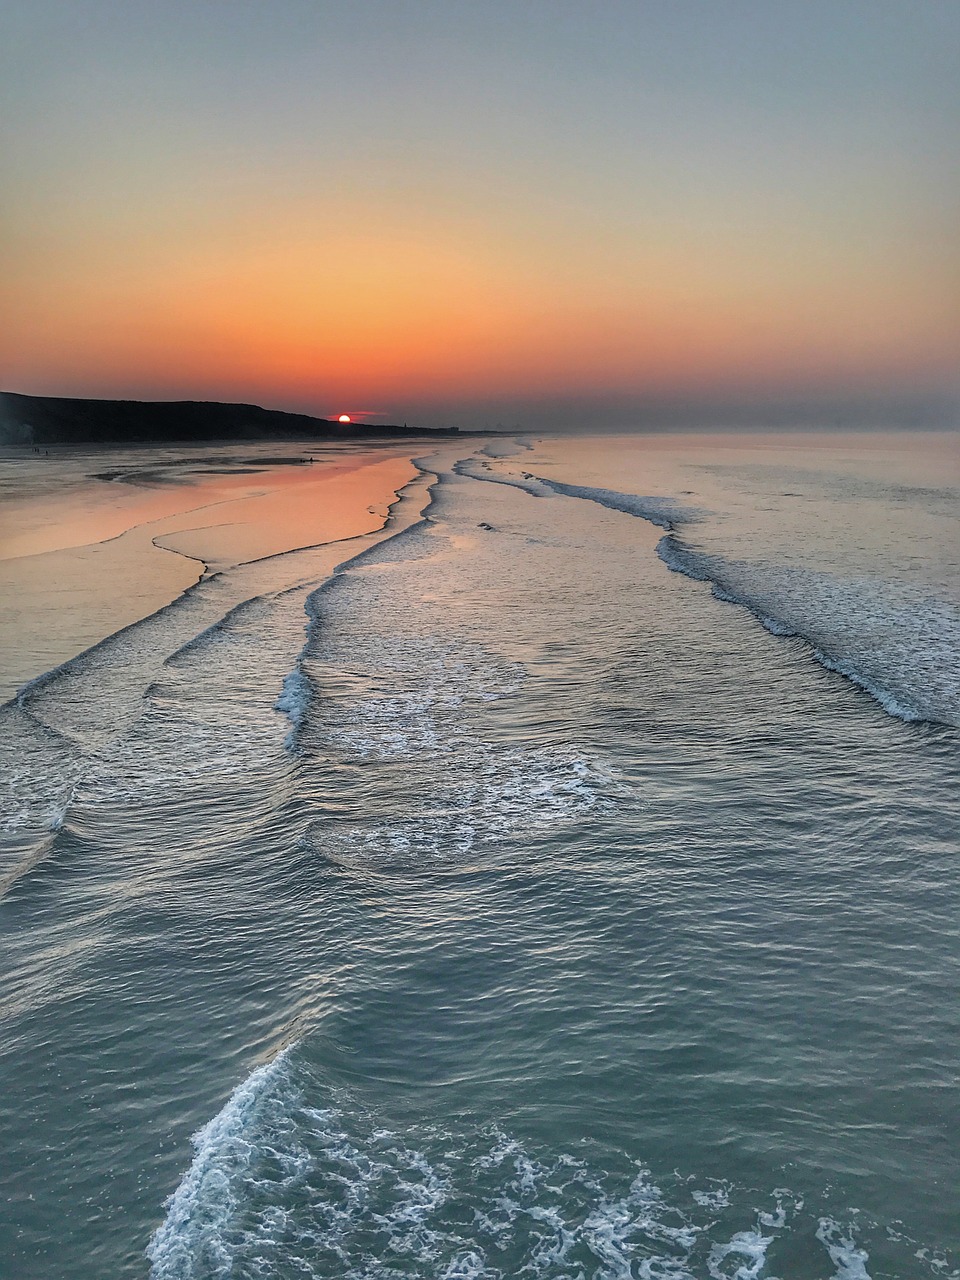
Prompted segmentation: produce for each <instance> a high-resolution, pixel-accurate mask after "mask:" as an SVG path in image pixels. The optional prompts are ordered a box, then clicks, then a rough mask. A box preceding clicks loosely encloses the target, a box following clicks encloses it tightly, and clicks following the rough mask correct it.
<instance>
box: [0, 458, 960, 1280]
mask: <svg viewBox="0 0 960 1280" xmlns="http://www.w3.org/2000/svg"><path fill="white" fill-rule="evenodd" d="M527 445H532V447H527ZM924 450H926V455H925V457H924V456H922V455H923V451H924ZM471 454H472V449H471V448H470V447H469V446H466V445H461V446H460V452H459V453H457V452H456V451H455V450H454V451H451V452H449V453H444V455H443V456H440V457H435V458H433V459H425V460H424V461H423V462H422V464H421V465H422V467H423V468H424V470H425V471H426V472H427V473H428V474H427V475H426V477H425V479H424V480H422V481H419V482H417V483H416V484H414V485H413V486H411V487H410V489H409V490H408V491H407V492H406V494H405V496H404V499H403V501H402V502H401V503H400V505H399V506H398V507H397V508H395V512H394V517H393V521H392V523H391V524H390V525H388V527H387V529H386V530H385V532H384V535H376V536H371V537H370V538H369V539H368V541H367V542H364V541H363V540H360V541H359V542H357V543H356V544H355V545H354V546H353V547H352V548H351V550H352V551H354V552H355V553H356V554H355V556H354V558H352V559H350V560H349V561H348V562H347V563H346V565H345V567H344V568H343V569H342V571H340V572H338V573H336V574H333V576H331V574H332V571H333V568H334V565H335V564H336V563H338V562H339V561H341V560H343V559H345V557H344V556H343V554H342V551H341V553H340V554H339V555H338V557H337V558H336V559H333V560H331V559H330V555H331V553H330V552H329V551H327V552H324V551H323V550H320V551H310V552H294V553H291V554H290V555H289V556H281V557H279V558H278V559H276V560H274V561H271V562H268V564H267V565H266V567H265V566H264V565H260V566H256V567H250V568H248V569H245V570H242V571H240V572H241V578H242V582H238V581H233V580H232V579H230V575H229V574H228V575H225V578H224V580H223V581H219V580H218V581H216V582H214V583H209V584H201V586H200V587H199V588H197V589H196V590H195V591H194V592H193V593H192V594H191V593H188V595H187V596H186V597H185V598H184V601H183V602H182V603H181V604H179V605H178V606H177V607H176V608H174V609H173V610H168V611H166V612H164V613H163V614H162V615H161V616H160V617H159V618H155V619H152V620H150V621H148V622H146V623H144V624H143V626H142V627H141V628H139V629H138V628H134V629H133V630H132V631H130V632H128V633H126V634H125V635H123V636H120V637H118V638H117V639H116V641H112V642H109V644H108V645H107V646H103V647H101V649H100V650H98V651H96V653H95V654H94V655H92V656H91V658H90V659H88V660H84V661H81V662H80V663H78V664H75V665H74V667H73V668H72V669H71V670H69V671H67V672H66V673H64V674H61V675H59V676H57V677H55V678H53V679H51V680H50V681H49V682H47V683H45V684H42V685H41V686H39V687H38V688H37V689H36V691H35V692H34V693H33V694H32V695H31V696H30V697H28V698H26V699H25V700H23V701H22V702H21V704H19V705H16V706H14V707H9V708H7V709H6V711H5V713H4V714H5V717H6V718H5V720H4V723H3V727H2V733H3V734H4V739H3V742H4V747H5V749H6V752H7V757H8V759H9V760H10V761H11V763H12V765H13V766H14V767H13V768H12V770H11V774H10V777H11V779H12V780H11V781H10V783H9V785H8V800H7V801H6V802H5V803H6V808H5V815H6V823H7V833H6V837H5V838H6V841H7V854H6V857H7V862H6V863H5V864H4V865H5V866H7V867H8V868H9V869H10V870H9V872H8V887H7V893H6V896H5V897H4V899H3V900H2V903H0V913H2V915H3V918H4V927H3V932H2V942H0V952H2V962H3V971H4V973H5V975H6V980H5V983H4V990H5V998H4V1009H5V1013H4V1030H5V1035H4V1038H3V1041H2V1050H0V1072H2V1075H3V1089H2V1093H0V1099H2V1101H0V1115H2V1123H3V1128H4V1142H3V1150H4V1151H5V1152H6V1155H5V1157H4V1172H5V1183H6V1188H5V1195H6V1197H7V1198H6V1202H5V1208H4V1212H3V1214H2V1215H0V1218H2V1222H0V1256H3V1257H5V1258H7V1259H9V1260H10V1263H11V1266H12V1267H13V1274H16V1275H18V1276H23V1277H32V1276H64V1277H86V1276H97V1277H103V1276H143V1275H146V1274H148V1273H149V1274H152V1275H153V1276H154V1277H156V1278H157V1280H161V1278H164V1280H165V1278H167V1277H177V1278H178V1280H186V1278H187V1277H219V1276H223V1277H226V1276H230V1277H237V1278H240V1277H254V1276H271V1277H293V1276H297V1277H300V1276H310V1275H314V1276H318V1277H320V1276H322V1277H328V1276H329V1277H334V1276H336V1277H361V1276H363V1277H370V1276H382V1277H390V1276H417V1277H422V1276H426V1275H430V1276H438V1277H439V1276H447V1277H455V1276H503V1277H508V1276H509V1277H514V1276H537V1277H554V1276H556V1277H560V1276H569V1277H578V1276H582V1277H594V1276H596V1277H631V1276H632V1277H644V1276H646V1277H671V1278H677V1277H685V1276H689V1277H697V1278H698V1280H699V1278H700V1277H731V1278H732V1277H738V1278H740V1280H748V1278H749V1277H758V1278H759V1277H763V1278H769V1277H773V1276H780V1277H787V1276H789V1277H799V1278H800V1280H806V1278H809V1280H814V1278H816V1280H829V1278H832V1277H839V1278H842V1280H854V1278H856V1277H863V1276H869V1277H873V1278H874V1280H877V1278H879V1277H912V1276H924V1275H933V1276H944V1275H946V1276H949V1275H954V1276H956V1275H958V1274H960V1270H958V1268H960V1232H958V1229H957V1222H956V1214H955V1206H954V1201H953V1193H954V1191H955V1189H956V1186H957V1183H958V1175H960V1162H958V1157H957V1153H956V1144H955V1135H956V1132H957V1131H958V1126H957V1121H958V1090H957V1081H956V1061H957V1056H958V1049H960V1025H958V1022H960V1019H958V1016H957V1007H958V1006H957V1001H956V982H957V977H958V971H960V937H958V923H957V922H958V919H960V914H958V907H960V901H958V898H960V885H958V877H957V835H958V827H960V824H958V821H957V806H956V780H957V768H956V766H957V732H956V724H957V720H956V706H957V703H956V684H955V678H956V656H957V647H956V635H957V633H956V631H955V630H952V629H951V628H954V627H955V625H956V617H957V606H958V599H960V595H958V592H957V590H956V581H957V579H956V571H957V559H958V557H957V554H956V551H957V539H956V525H955V523H951V522H952V521H954V520H955V517H954V515H953V512H954V511H955V510H956V507H955V505H954V504H953V503H952V501H951V498H950V494H951V492H953V490H951V484H952V485H954V486H955V485H956V478H955V474H954V475H951V474H950V473H949V470H948V468H949V467H950V466H953V467H954V468H955V456H956V455H955V453H954V452H953V443H952V439H951V438H948V437H929V438H924V440H923V447H922V448H920V447H919V446H918V444H917V440H916V438H914V439H912V440H905V441H901V442H900V443H898V442H897V441H896V440H891V439H889V438H870V437H862V438H859V439H858V440H854V441H848V442H835V441H834V442H831V441H828V442H826V443H824V442H823V441H822V440H821V441H817V440H816V439H815V438H812V439H810V440H807V441H803V442H796V441H790V440H786V441H774V440H758V439H756V438H754V439H748V438H743V439H740V440H726V439H710V438H706V437H701V438H699V439H698V438H694V437H677V438H673V439H664V438H660V439H658V440H656V441H651V440H642V439H641V440H634V441H632V442H630V441H624V440H622V439H620V440H617V439H608V440H598V439H595V438H594V439H586V438H582V439H576V438H574V439H561V438H557V439H547V440H544V441H539V442H527V444H518V445H517V446H516V452H513V453H510V452H509V451H508V450H507V449H506V448H504V446H503V445H502V444H500V443H498V444H497V445H496V446H495V447H493V448H489V447H488V448H487V449H486V451H485V452H483V451H481V452H479V453H478V454H477V455H476V456H473V457H471ZM431 467H432V468H433V471H432V472H431V471H430V468H431ZM927 472H930V473H935V474H936V476H937V483H936V484H933V483H932V482H931V481H930V477H929V476H928V475H927V474H926V473H927ZM434 475H436V476H437V477H438V479H437V480H436V481H435V482H434V483H433V488H432V499H431V498H430V496H429V495H428V493H427V490H426V484H427V483H428V482H429V481H432V480H433V476H434ZM844 492H846V493H847V501H846V503H844V501H843V499H842V494H843V493H844ZM797 495H799V496H797ZM954 496H955V495H954ZM428 501H429V502H430V505H429V506H428V507H427V510H426V518H425V519H421V518H420V514H419V513H420V511H421V509H422V508H423V507H424V505H425V504H426V503H427V502H428ZM664 540H666V541H664ZM658 549H659V553H660V554H659V555H658ZM325 556H326V557H327V558H326V559H325V558H324V557H325ZM675 568H679V569H680V570H681V572H671V571H670V570H671V569H675ZM244 574H245V575H246V577H242V575H244ZM227 581H233V585H232V586H231V588H230V591H229V592H228V591H227V590H226V586H225V583H226V582H227ZM241 585H242V588H243V589H242V590H240V586H241ZM218 591H219V592H220V594H219V595H218V594H217V592H218ZM718 597H719V598H718ZM731 600H732V601H734V603H731ZM228 609H229V610H231V611H230V612H227V610H228ZM224 614H226V616H225V617H224V616H223V615H224ZM761 620H762V621H761ZM931 650H933V652H931ZM836 668H842V669H846V670H847V671H848V672H849V673H850V674H851V675H852V676H854V677H855V679H850V678H845V677H844V675H842V674H840V672H839V671H838V670H837V669H836ZM858 682H859V683H858ZM863 686H867V688H864V687H863ZM868 689H869V690H872V692H868V691H867V690H868ZM51 828H52V829H51Z"/></svg>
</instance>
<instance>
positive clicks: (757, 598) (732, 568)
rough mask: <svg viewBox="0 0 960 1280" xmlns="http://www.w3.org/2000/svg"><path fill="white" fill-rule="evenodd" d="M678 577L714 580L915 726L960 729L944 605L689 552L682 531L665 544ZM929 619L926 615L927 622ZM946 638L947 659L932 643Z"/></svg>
mask: <svg viewBox="0 0 960 1280" xmlns="http://www.w3.org/2000/svg"><path fill="white" fill-rule="evenodd" d="M657 555H658V556H659V557H660V559H661V560H662V561H663V563H664V564H665V565H666V566H667V568H668V569H670V570H671V571H672V572H674V573H680V574H683V575H684V576H685V577H688V578H693V579H694V580H695V581H697V582H707V583H710V585H711V592H712V594H713V596H714V597H715V599H717V600H721V601H723V602H724V603H727V604H733V605H736V606H738V607H740V608H742V609H746V610H747V611H748V612H749V613H751V614H752V615H753V616H754V617H755V618H756V619H757V621H758V622H759V623H760V624H761V625H762V626H763V627H764V628H765V629H766V630H767V631H769V632H770V633H771V635H774V636H778V637H784V638H788V637H795V638H797V639H799V640H801V641H803V642H804V643H805V644H807V645H808V646H809V648H810V651H811V654H812V656H813V657H814V658H815V659H816V661H817V662H818V663H820V665H821V666H822V667H824V668H825V669H826V670H828V671H833V672H836V673H837V674H838V675H841V676H844V677H845V678H846V679H848V680H849V681H851V683H853V684H855V685H856V686H857V687H858V688H860V689H862V690H863V691H864V692H866V693H868V694H869V695H870V696H871V697H872V698H873V699H874V700H875V701H876V702H878V703H879V704H880V706H881V707H882V708H883V709H884V711H886V712H887V713H888V714H889V715H891V716H894V717H895V718H896V719H898V720H903V721H905V722H907V723H911V722H930V723H940V724H947V725H953V726H957V725H958V723H960V721H958V711H957V707H956V705H955V704H956V700H957V690H956V688H954V687H952V686H951V685H950V684H949V680H948V675H947V674H946V673H949V671H950V669H951V663H950V661H949V655H950V654H951V653H952V652H955V647H956V637H957V634H958V631H960V619H958V618H956V617H955V616H954V614H953V612H952V611H950V610H949V606H947V605H945V604H940V605H939V608H940V611H941V613H942V614H943V616H942V618H941V619H940V623H939V626H937V623H936V621H935V617H934V615H935V612H936V611H935V609H934V607H933V606H934V605H935V604H936V603H937V602H933V604H931V602H929V601H927V602H924V604H925V606H926V607H925V608H924V604H921V605H910V604H908V603H903V604H900V605H897V604H896V603H894V602H893V601H892V599H891V596H892V589H891V588H890V587H889V585H888V584H884V583H878V584H864V583H851V582H844V581H840V580H837V579H833V578H831V577H830V576H829V575H827V574H825V573H820V574H816V573H812V572H808V571H804V570H799V569H792V570H786V569H781V570H776V569H762V568H758V567H756V566H752V565H746V564H742V563H740V562H736V561H727V560H724V559H723V558H722V557H720V556H715V555H708V554H706V553H703V552H699V551H695V550H693V549H692V548H690V547H687V546H684V544H683V543H682V541H681V540H680V538H679V536H678V535H677V534H676V533H668V534H667V535H666V536H665V537H663V538H661V539H660V541H659V542H658V544H657ZM925 614H926V616H924V615H925ZM937 630H939V632H940V634H941V635H942V636H943V637H944V643H943V651H944V653H943V656H944V658H945V659H946V660H945V662H943V663H941V662H940V660H939V659H938V657H937V649H936V647H935V646H933V645H932V644H931V639H932V634H934V633H935V632H936V631H937Z"/></svg>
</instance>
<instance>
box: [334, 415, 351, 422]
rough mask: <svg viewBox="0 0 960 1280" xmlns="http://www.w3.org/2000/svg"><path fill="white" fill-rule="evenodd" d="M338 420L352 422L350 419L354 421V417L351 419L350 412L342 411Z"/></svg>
mask: <svg viewBox="0 0 960 1280" xmlns="http://www.w3.org/2000/svg"><path fill="white" fill-rule="evenodd" d="M337 421H338V422H350V421H352V419H351V417H350V415H349V413H341V415H340V417H339V418H338V419H337Z"/></svg>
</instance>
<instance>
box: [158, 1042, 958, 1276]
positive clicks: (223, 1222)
mask: <svg viewBox="0 0 960 1280" xmlns="http://www.w3.org/2000/svg"><path fill="white" fill-rule="evenodd" d="M306 1047H307V1045H306V1044H305V1043H303V1044H298V1045H294V1046H292V1047H290V1048H288V1049H287V1050H285V1051H283V1052H282V1053H281V1054H279V1055H278V1056H277V1057H276V1058H275V1059H274V1060H273V1061H272V1062H270V1063H268V1064H265V1065H263V1066H260V1067H258V1068H257V1069H256V1070H255V1071H254V1072H253V1073H252V1074H251V1075H250V1076H249V1077H248V1078H247V1079H246V1080H245V1081H243V1083H242V1084H241V1085H240V1086H239V1087H238V1088H237V1089H236V1090H235V1091H234V1093H233V1094H232V1096H231V1097H230V1098H229V1100H228V1101H227V1103H226V1105H225V1106H224V1107H223V1109H222V1110H221V1111H220V1112H219V1113H218V1114H217V1115H216V1116H215V1117H214V1118H213V1119H212V1120H211V1121H210V1122H209V1123H208V1124H206V1125H205V1126H204V1127H203V1128H202V1129H201V1130H200V1131H199V1132H198V1133H197V1134H196V1135H195V1136H194V1138H193V1147H194V1158H193V1162H192V1164H191V1165H190V1168H189V1169H188V1171H187V1173H186V1174H185V1176H184V1178H183V1180H182V1181H181V1183H180V1185H179V1186H178V1187H177V1189H176V1190H175V1191H174V1193H173V1195H172V1196H171V1197H170V1199H169V1200H168V1202H167V1214H166V1218H165V1219H164V1221H163V1223H162V1224H161V1226H160V1227H159V1228H158V1229H157V1231H156V1232H155V1234H154V1235H153V1237H152V1239H151V1241H150V1244H149V1247H148V1249H147V1254H148V1257H149V1260H150V1262H151V1264H152V1265H151V1273H150V1274H151V1277H152V1280H226V1278H227V1277H231V1278H232V1280H246V1278H248V1277H250V1278H252V1277H255V1276H259V1277H265V1276H270V1277H274V1278H277V1280H283V1278H286V1277H294V1276H298V1277H313V1278H316V1280H319V1278H320V1277H330V1276H338V1277H342V1278H343V1280H370V1278H371V1277H379V1278H380V1280H399V1278H401V1277H413V1276H415V1277H424V1276H436V1277H445V1278H446V1280H454V1277H462V1278H463V1280H467V1278H468V1277H469V1278H471V1280H504V1278H506V1277H516V1276H529V1277H533V1278H536V1277H541V1278H543V1280H546V1278H548V1277H555V1278H557V1280H559V1278H560V1277H568V1278H569V1280H576V1278H578V1277H584V1276H593V1277H595V1278H596V1280H635V1278H636V1280H695V1278H699V1280H707V1278H709V1280H758V1278H759V1277H760V1276H761V1275H766V1274H770V1273H769V1272H768V1271H767V1266H768V1264H769V1265H772V1266H776V1256H775V1255H776V1252H777V1249H778V1247H779V1246H782V1245H783V1244H784V1242H786V1241H788V1240H789V1238H790V1237H791V1235H792V1234H800V1235H801V1236H802V1237H804V1238H805V1240H806V1241H808V1242H809V1243H805V1245H804V1248H805V1249H806V1250H808V1251H809V1253H810V1260H811V1261H812V1262H813V1264H814V1266H816V1269H817V1273H818V1274H819V1273H820V1270H821V1268H822V1267H823V1266H824V1265H825V1264H827V1263H828V1262H829V1264H831V1265H832V1267H833V1268H834V1270H833V1277H834V1280H870V1272H869V1270H868V1265H869V1256H868V1250H867V1247H866V1246H865V1244H864V1243H863V1242H862V1240H861V1239H860V1238H859V1231H858V1228H857V1227H856V1226H855V1225H854V1224H853V1223H852V1222H849V1223H841V1222H838V1221H837V1220H836V1218H834V1217H820V1218H819V1219H818V1218H817V1217H816V1215H815V1214H814V1213H812V1212H811V1211H810V1210H805V1200H804V1197H803V1196H801V1195H798V1194H796V1193H795V1192H792V1191H790V1190H789V1189H787V1188H784V1187H778V1188H775V1189H773V1190H772V1191H768V1192H757V1191H754V1190H752V1189H750V1188H740V1187H737V1186H734V1185H732V1184H731V1183H729V1182H717V1181H709V1180H708V1181H705V1182H700V1181H698V1180H697V1179H695V1178H692V1177H690V1176H689V1175H685V1174H681V1173H673V1174H670V1175H669V1176H659V1175H657V1176H655V1175H654V1173H653V1172H652V1171H651V1170H650V1169H649V1168H648V1167H646V1166H645V1165H644V1164H643V1162H642V1160H638V1159H636V1158H634V1157H631V1156H630V1155H628V1154H626V1153H624V1154H622V1155H621V1157H620V1158H619V1159H618V1162H617V1167H616V1168H609V1167H605V1166H604V1167H601V1166H600V1165H598V1163H597V1162H596V1161H595V1160H594V1159H592V1158H591V1151H590V1149H589V1147H588V1148H586V1149H581V1150H580V1151H579V1152H578V1153H576V1154H574V1153H572V1152H565V1151H547V1150H543V1149H541V1148H539V1147H538V1146H537V1145H536V1144H531V1143H527V1142H525V1141H524V1140H522V1139H521V1138H519V1137H518V1136H517V1135H515V1134H512V1133H510V1132H508V1131H505V1130H504V1129H503V1128H502V1127H501V1126H499V1125H497V1124H495V1123H493V1124H488V1125H484V1126H471V1125H469V1124H468V1125H461V1126H459V1127H454V1126H452V1125H447V1126H443V1127H441V1126H437V1125H423V1126H421V1127H419V1128H417V1129H415V1130H410V1129H409V1128H400V1129H397V1128H395V1127H393V1126H392V1125H391V1124H390V1122H389V1120H388V1119H387V1118H385V1117H383V1116H381V1115H380V1114H378V1113H375V1112H371V1111H369V1110H367V1109H365V1108H364V1107H363V1106H362V1105H360V1104H358V1103H357V1101H356V1100H355V1099H354V1098H352V1097H351V1096H350V1095H348V1094H347V1093H346V1092H344V1091H331V1090H330V1089H328V1088H325V1087H324V1086H323V1083H322V1082H321V1081H320V1080H319V1079H318V1078H317V1077H316V1076H315V1074H314V1072H313V1070H312V1069H311V1068H310V1067H309V1065H308V1064H307V1063H306V1062H305V1061H304V1060H303V1057H302V1055H303V1053H304V1052H305V1050H306ZM815 1251H816V1252H815ZM922 1252H923V1251H921V1252H920V1253H915V1254H914V1257H915V1258H920V1257H921V1254H922ZM817 1254H819V1262H818V1261H817V1260H816V1259H817ZM938 1261H940V1259H938V1258H931V1259H930V1265H929V1267H924V1270H925V1271H927V1270H930V1271H932V1272H933V1274H936V1273H937V1271H938V1270H939V1268H938V1265H937V1263H938ZM944 1261H945V1260H944Z"/></svg>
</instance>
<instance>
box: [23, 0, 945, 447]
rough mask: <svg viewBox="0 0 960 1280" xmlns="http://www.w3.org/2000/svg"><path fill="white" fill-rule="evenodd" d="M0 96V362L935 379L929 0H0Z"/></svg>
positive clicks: (671, 400) (217, 376) (753, 396)
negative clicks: (0, 107)
mask: <svg viewBox="0 0 960 1280" xmlns="http://www.w3.org/2000/svg"><path fill="white" fill-rule="evenodd" d="M0 95H2V98H3V111H2V121H0V139H2V141H0V147H2V155H0V185H2V190H0V237H2V240H0V251H2V255H3V270H2V280H0V386H2V387H3V388H4V389H6V390H12V391H23V392H32V393H37V394H56V395H90V396H124V397H142V398H154V397H156V398H195V399H222V400H253V401H256V402H258V403H262V404H266V405H269V406H271V407H275V408H290V409H298V410H304V411H306V412H313V413H320V414H332V413H335V412H336V413H339V412H340V411H342V410H346V411H347V412H352V411H355V410H358V409H370V410H375V411H377V412H379V413H382V414H384V415H386V417H387V418H389V419H392V420H399V421H403V420H410V421H418V422H424V423H438V422H442V421H450V422H458V423H460V424H461V425H465V426H466V425H486V424H490V423H493V422H496V421H498V420H501V421H503V422H505V423H509V424H512V423H513V422H517V421H519V422H521V423H524V424H529V425H537V426H545V425H547V424H548V423H549V422H550V421H551V420H556V421H559V422H573V421H576V422H585V423H589V422H598V423H604V422H606V423H609V424H611V425H618V426H626V425H629V424H630V423H631V422H632V421H634V420H641V419H642V418H643V414H644V413H645V412H649V410H650V406H652V405H659V406H671V405H672V406H674V407H676V406H677V405H696V406H699V409H698V410H697V412H707V413H708V414H709V406H711V405H726V404H734V403H740V402H747V403H753V404H765V405H766V404H769V405H771V406H776V405H783V404H788V405H797V404H801V405H814V406H820V407H823V406H833V405H835V404H836V403H844V402H846V403H851V404H852V403H855V402H857V401H860V400H867V401H869V402H871V403H874V404H876V403H879V404H894V405H900V404H904V405H906V406H908V407H907V408H906V409H905V410H904V412H905V413H906V414H907V415H908V416H909V413H910V412H912V409H911V408H910V407H909V406H913V405H915V404H922V403H930V402H934V403H943V404H946V405H949V402H950V400H951V398H952V397H954V396H955V394H956V391H957V385H958V382H957V370H958V353H960V342H958V335H960V303H958V298H960V273H958V270H957V268H958V258H960V254H958V227H960V200H958V193H960V177H958V163H957V160H958V139H960V3H958V0H897V2H895V3H894V2H891V0H863V2H862V3H861V2H859V0H631V2H629V3H620V2H618V0H589V2H588V0H578V2H576V3H570V2H568V0H503V2H493V0H469V2H461V0H442V2H438V3H430V2H426V0H417V2H415V3H414V2H407V0H383V2H382V3H371V2H368V0H349V2H348V0H341V3H323V2H321V0H276V2H275V3H267V0H188V2H182V0H164V2H163V3H162V4H161V3H156V0H151V2H149V3H147V2H145V0H113V2H109V3H108V2H107V0H87V2H86V3H75V2H72V0H56V2H52V0H31V2H30V3H29V4H27V3H22V2H20V0H0ZM705 406H706V408H704V407H705ZM818 411H819V410H818ZM944 412H945V413H949V408H947V409H945V410H944Z"/></svg>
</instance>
